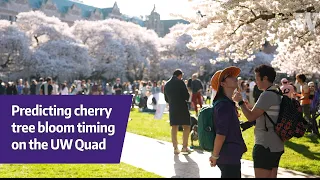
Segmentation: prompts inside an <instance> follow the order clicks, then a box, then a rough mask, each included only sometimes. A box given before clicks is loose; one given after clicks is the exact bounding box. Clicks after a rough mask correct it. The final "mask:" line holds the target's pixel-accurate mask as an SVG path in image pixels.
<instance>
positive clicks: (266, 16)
mask: <svg viewBox="0 0 320 180" xmlns="http://www.w3.org/2000/svg"><path fill="white" fill-rule="evenodd" d="M238 6H239V7H242V8H246V9H250V8H248V7H245V6H241V5H238ZM250 11H251V13H252V14H253V16H254V18H251V19H249V20H248V21H246V22H243V23H241V24H240V25H239V26H238V27H237V28H236V29H235V30H234V31H233V33H231V34H230V35H234V34H235V33H236V32H237V31H238V29H240V28H241V27H242V26H244V25H246V24H251V23H254V22H255V21H256V20H258V19H262V20H265V21H268V20H270V19H273V18H275V17H276V15H278V16H282V17H283V20H285V19H288V16H293V14H292V13H289V14H283V13H278V14H275V13H271V14H260V15H258V16H257V15H256V14H255V13H254V12H253V10H252V9H250ZM304 12H315V8H314V7H313V6H311V7H308V8H306V9H299V10H297V11H295V13H304ZM261 13H267V12H261Z"/></svg>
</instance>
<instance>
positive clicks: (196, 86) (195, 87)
mask: <svg viewBox="0 0 320 180" xmlns="http://www.w3.org/2000/svg"><path fill="white" fill-rule="evenodd" d="M191 90H192V104H193V105H194V110H195V111H196V115H197V116H198V104H199V105H200V108H202V90H203V85H202V83H201V81H200V80H199V79H198V75H197V74H193V75H192V82H191Z"/></svg>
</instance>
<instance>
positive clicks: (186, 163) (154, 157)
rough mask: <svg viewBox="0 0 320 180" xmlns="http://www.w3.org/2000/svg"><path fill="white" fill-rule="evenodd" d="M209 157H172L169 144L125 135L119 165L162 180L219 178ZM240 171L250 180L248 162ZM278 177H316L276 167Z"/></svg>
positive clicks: (202, 154)
mask: <svg viewBox="0 0 320 180" xmlns="http://www.w3.org/2000/svg"><path fill="white" fill-rule="evenodd" d="M180 148H181V147H180ZM209 157H210V153H209V152H202V151H194V152H193V153H191V154H189V155H181V154H180V155H174V154H173V147H172V144H171V143H169V142H164V141H160V140H156V139H152V138H148V137H145V136H140V135H136V134H132V133H128V132H127V133H126V137H125V141H124V146H123V151H122V157H121V162H124V163H127V164H130V165H133V166H136V167H139V168H142V169H144V170H146V171H149V172H153V173H155V174H158V175H160V176H162V177H165V178H189V177H190V178H220V170H219V168H218V167H217V166H216V167H210V164H209ZM241 172H242V177H244V178H253V177H254V171H253V163H252V161H247V160H242V166H241ZM278 177H279V178H320V177H316V176H312V175H308V174H304V173H301V172H297V171H292V170H287V169H283V168H279V172H278Z"/></svg>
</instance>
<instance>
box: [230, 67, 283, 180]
mask: <svg viewBox="0 0 320 180" xmlns="http://www.w3.org/2000/svg"><path fill="white" fill-rule="evenodd" d="M276 74H277V73H276V71H275V70H274V68H273V67H271V66H267V65H261V66H258V67H257V68H255V79H256V84H257V86H258V88H259V89H260V90H263V92H262V93H261V95H260V97H259V99H258V101H257V102H256V104H255V105H254V107H253V108H252V109H250V108H248V106H247V105H246V104H245V103H244V101H243V97H242V96H241V93H240V92H236V94H235V95H234V97H233V100H234V101H235V102H237V103H238V105H239V106H240V107H241V110H242V113H243V114H244V116H245V117H246V118H247V119H248V121H249V122H253V121H256V125H255V129H254V139H255V145H254V147H253V152H252V157H253V164H254V165H253V166H254V172H255V177H256V178H276V177H277V174H278V166H279V162H280V159H281V156H282V154H283V153H284V142H283V141H282V140H281V139H280V137H279V136H278V135H277V134H276V132H275V131H274V125H273V124H272V123H271V120H272V121H273V123H276V122H277V120H278V116H279V111H280V103H281V97H280V95H278V94H277V93H275V92H271V91H268V90H274V91H277V90H278V88H277V87H276V86H275V85H273V82H274V80H275V78H276ZM265 113H266V114H267V115H268V116H269V117H270V120H269V119H268V118H267V115H266V114H265Z"/></svg>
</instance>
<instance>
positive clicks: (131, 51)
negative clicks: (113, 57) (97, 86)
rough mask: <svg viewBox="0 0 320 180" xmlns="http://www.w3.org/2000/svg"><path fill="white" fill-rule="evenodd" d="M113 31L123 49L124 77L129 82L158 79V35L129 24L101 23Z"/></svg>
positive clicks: (114, 20) (117, 21) (106, 21)
mask: <svg viewBox="0 0 320 180" xmlns="http://www.w3.org/2000/svg"><path fill="white" fill-rule="evenodd" d="M103 23H105V25H106V26H109V27H111V28H112V29H113V31H114V32H115V33H116V35H117V36H118V37H119V39H120V41H121V43H122V44H123V46H124V47H125V52H126V55H127V68H126V71H125V72H126V77H127V79H129V80H131V81H132V80H136V79H140V80H141V79H144V78H150V79H158V77H159V74H158V73H157V72H158V71H159V67H160V64H159V63H160V61H159V51H158V49H159V41H158V35H157V34H156V33H155V32H154V31H153V30H147V29H146V28H144V27H141V26H139V25H137V24H134V23H131V22H124V21H119V20H117V19H108V20H105V21H103Z"/></svg>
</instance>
